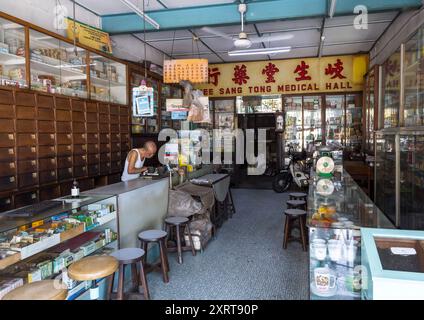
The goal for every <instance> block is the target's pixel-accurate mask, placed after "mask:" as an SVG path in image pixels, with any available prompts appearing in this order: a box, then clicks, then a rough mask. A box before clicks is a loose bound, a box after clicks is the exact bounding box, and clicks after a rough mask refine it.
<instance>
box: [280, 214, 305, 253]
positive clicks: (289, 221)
mask: <svg viewBox="0 0 424 320" xmlns="http://www.w3.org/2000/svg"><path fill="white" fill-rule="evenodd" d="M284 215H285V216H286V221H285V224H284V241H283V248H284V249H287V243H288V242H289V241H300V242H301V243H302V248H303V251H306V250H307V249H306V241H307V240H306V211H305V210H300V209H287V210H286V211H284ZM295 221H299V229H300V238H295V237H292V235H291V233H292V228H293V222H295Z"/></svg>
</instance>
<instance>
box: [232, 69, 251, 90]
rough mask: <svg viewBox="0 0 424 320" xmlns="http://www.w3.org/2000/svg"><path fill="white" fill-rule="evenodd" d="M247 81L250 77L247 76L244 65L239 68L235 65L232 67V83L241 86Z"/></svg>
mask: <svg viewBox="0 0 424 320" xmlns="http://www.w3.org/2000/svg"><path fill="white" fill-rule="evenodd" d="M248 79H250V77H249V76H248V75H247V68H246V66H245V65H244V64H242V65H241V66H239V65H236V66H235V67H234V78H233V79H232V80H233V81H234V83H235V84H238V85H239V86H241V85H242V84H246V83H247V80H248Z"/></svg>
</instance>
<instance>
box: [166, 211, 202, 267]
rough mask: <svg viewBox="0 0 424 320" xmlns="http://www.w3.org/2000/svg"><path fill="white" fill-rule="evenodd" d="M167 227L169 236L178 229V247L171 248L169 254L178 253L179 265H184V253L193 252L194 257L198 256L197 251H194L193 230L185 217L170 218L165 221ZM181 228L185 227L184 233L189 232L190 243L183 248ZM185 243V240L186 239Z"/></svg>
mask: <svg viewBox="0 0 424 320" xmlns="http://www.w3.org/2000/svg"><path fill="white" fill-rule="evenodd" d="M165 225H166V231H167V233H168V234H171V231H172V228H175V229H176V232H175V233H176V238H177V239H176V240H177V246H176V247H169V246H168V251H169V252H175V251H177V252H178V260H177V261H178V263H179V264H182V263H183V254H182V252H183V251H187V250H191V252H192V254H193V256H195V255H196V250H195V249H194V243H193V238H192V237H191V230H190V226H189V220H188V219H187V218H184V217H170V218H166V219H165ZM181 227H183V230H184V231H187V234H188V239H189V243H188V244H187V243H185V246H184V247H182V245H181ZM184 242H185V239H184Z"/></svg>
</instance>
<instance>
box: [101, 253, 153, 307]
mask: <svg viewBox="0 0 424 320" xmlns="http://www.w3.org/2000/svg"><path fill="white" fill-rule="evenodd" d="M111 256H112V257H114V258H115V259H116V260H118V262H119V269H118V291H117V295H116V296H117V297H116V298H117V300H124V298H125V295H126V293H125V290H124V286H125V280H124V279H125V267H126V266H127V265H130V266H131V277H132V285H133V291H135V292H130V293H128V295H137V296H138V295H139V294H140V292H141V288H140V282H141V285H142V290H143V295H144V299H146V300H149V299H150V293H149V287H148V286H147V279H146V274H145V272H144V266H143V257H144V256H145V251H144V250H143V249H140V248H126V249H121V250H118V251H115V252H113V253H112V254H111ZM137 265H139V267H140V273H138V271H137ZM114 278H115V277H112V281H110V282H109V288H108V297H109V298H110V297H111V296H112V294H114V292H113V284H114Z"/></svg>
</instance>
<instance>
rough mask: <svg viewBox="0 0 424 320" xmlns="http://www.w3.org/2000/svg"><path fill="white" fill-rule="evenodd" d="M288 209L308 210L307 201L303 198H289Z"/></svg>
mask: <svg viewBox="0 0 424 320" xmlns="http://www.w3.org/2000/svg"><path fill="white" fill-rule="evenodd" d="M287 209H301V210H305V211H306V201H303V200H288V201H287Z"/></svg>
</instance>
